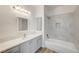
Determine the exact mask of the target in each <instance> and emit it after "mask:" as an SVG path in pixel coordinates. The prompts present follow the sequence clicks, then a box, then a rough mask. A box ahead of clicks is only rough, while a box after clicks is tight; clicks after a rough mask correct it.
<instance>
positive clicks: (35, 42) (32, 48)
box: [4, 35, 42, 53]
mask: <svg viewBox="0 0 79 59" xmlns="http://www.w3.org/2000/svg"><path fill="white" fill-rule="evenodd" d="M25 39H26V40H27V38H25ZM41 46H42V36H41V35H40V36H37V37H35V38H33V39H30V40H28V41H26V42H24V43H22V44H20V45H18V46H16V47H13V48H11V49H9V50H7V51H5V52H4V53H34V52H36V51H37V50H38V49H39V48H40V47H41Z"/></svg>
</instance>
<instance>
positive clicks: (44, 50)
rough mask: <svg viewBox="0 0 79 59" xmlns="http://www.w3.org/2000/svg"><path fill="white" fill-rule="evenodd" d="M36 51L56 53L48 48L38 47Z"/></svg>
mask: <svg viewBox="0 0 79 59" xmlns="http://www.w3.org/2000/svg"><path fill="white" fill-rule="evenodd" d="M36 53H56V52H55V51H53V50H50V49H48V48H40V49H38V51H36Z"/></svg>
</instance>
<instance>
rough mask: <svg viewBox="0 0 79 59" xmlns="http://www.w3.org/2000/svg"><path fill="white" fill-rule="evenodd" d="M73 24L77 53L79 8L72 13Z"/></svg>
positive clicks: (78, 43)
mask: <svg viewBox="0 0 79 59" xmlns="http://www.w3.org/2000/svg"><path fill="white" fill-rule="evenodd" d="M73 24H75V25H74V36H75V39H74V43H75V46H76V47H77V49H78V51H79V6H78V8H77V9H76V10H75V12H74V23H73Z"/></svg>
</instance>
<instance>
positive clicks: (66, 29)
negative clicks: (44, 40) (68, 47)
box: [47, 13, 74, 42]
mask: <svg viewBox="0 0 79 59" xmlns="http://www.w3.org/2000/svg"><path fill="white" fill-rule="evenodd" d="M73 20H74V18H73V13H68V14H62V15H56V16H51V18H50V19H48V26H47V27H48V29H47V33H48V35H49V37H50V38H53V39H58V40H64V41H68V42H73V40H74V30H73V28H74V26H73V25H74V21H73Z"/></svg>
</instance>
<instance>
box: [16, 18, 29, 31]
mask: <svg viewBox="0 0 79 59" xmlns="http://www.w3.org/2000/svg"><path fill="white" fill-rule="evenodd" d="M17 23H18V31H27V30H28V20H27V19H25V18H21V17H17Z"/></svg>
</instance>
